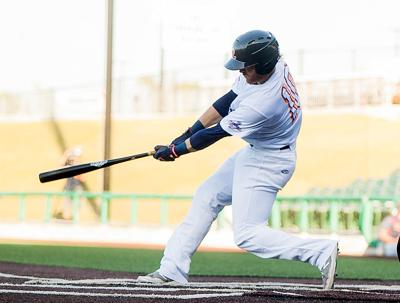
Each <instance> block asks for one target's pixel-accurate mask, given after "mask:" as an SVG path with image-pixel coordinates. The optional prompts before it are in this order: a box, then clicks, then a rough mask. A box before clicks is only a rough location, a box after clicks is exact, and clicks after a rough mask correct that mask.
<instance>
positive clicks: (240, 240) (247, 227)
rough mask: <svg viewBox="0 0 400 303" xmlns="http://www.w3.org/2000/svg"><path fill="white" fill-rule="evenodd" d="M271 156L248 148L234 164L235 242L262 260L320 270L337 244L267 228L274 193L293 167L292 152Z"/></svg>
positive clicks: (283, 183) (286, 178) (284, 181)
mask: <svg viewBox="0 0 400 303" xmlns="http://www.w3.org/2000/svg"><path fill="white" fill-rule="evenodd" d="M274 153H275V154H273V155H266V154H263V153H258V152H255V151H254V150H251V149H249V150H247V153H243V154H241V155H240V157H239V158H238V159H237V161H236V167H235V175H234V183H233V198H232V199H233V201H232V206H233V226H234V234H235V242H236V244H237V245H238V246H239V247H241V248H243V249H245V250H247V251H249V252H251V253H253V254H255V255H257V256H259V257H262V258H278V259H286V260H299V261H304V262H308V263H310V264H312V265H315V266H317V267H318V268H319V269H320V270H322V268H323V267H324V265H325V264H326V263H327V260H328V258H329V257H330V256H331V254H332V253H333V251H334V249H336V247H337V242H336V241H333V240H323V239H304V238H300V237H297V236H294V235H291V234H288V233H285V232H283V231H280V230H274V229H271V228H269V227H267V220H268V217H269V216H270V213H271V209H272V206H273V203H274V201H275V198H276V194H277V192H278V190H280V189H281V188H282V187H283V186H284V185H285V184H286V183H287V182H288V180H289V179H290V177H291V174H292V173H293V170H294V166H295V153H294V152H293V151H290V150H288V151H285V152H274ZM335 261H336V260H335Z"/></svg>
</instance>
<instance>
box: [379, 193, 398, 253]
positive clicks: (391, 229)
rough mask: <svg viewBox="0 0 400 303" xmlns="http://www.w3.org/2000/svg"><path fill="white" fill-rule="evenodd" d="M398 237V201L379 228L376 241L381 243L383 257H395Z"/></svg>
mask: <svg viewBox="0 0 400 303" xmlns="http://www.w3.org/2000/svg"><path fill="white" fill-rule="evenodd" d="M399 236H400V201H399V203H398V204H397V208H396V209H394V210H393V212H392V214H391V215H389V216H387V217H385V218H384V219H383V221H382V223H381V225H380V226H379V232H378V239H379V241H380V242H381V243H382V247H383V255H384V256H387V257H395V256H396V255H397V252H396V250H397V241H398V238H399Z"/></svg>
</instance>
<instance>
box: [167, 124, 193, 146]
mask: <svg viewBox="0 0 400 303" xmlns="http://www.w3.org/2000/svg"><path fill="white" fill-rule="evenodd" d="M192 134H193V133H192V130H191V128H190V127H189V128H188V129H187V130H186V131H185V132H184V133H183V134H182V135H180V136H179V137H177V138H175V139H174V140H173V141H172V142H171V144H170V145H178V144H179V143H182V142H184V141H186V139H189V138H190V137H191V136H192Z"/></svg>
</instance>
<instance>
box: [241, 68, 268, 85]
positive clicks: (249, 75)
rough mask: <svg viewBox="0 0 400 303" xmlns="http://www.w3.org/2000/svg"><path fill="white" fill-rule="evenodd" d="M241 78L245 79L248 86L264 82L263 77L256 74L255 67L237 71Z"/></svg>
mask: <svg viewBox="0 0 400 303" xmlns="http://www.w3.org/2000/svg"><path fill="white" fill-rule="evenodd" d="M239 71H240V72H241V73H242V74H243V76H244V77H245V78H246V81H247V83H249V84H257V83H260V82H262V81H263V80H264V77H265V75H260V74H257V72H256V67H255V66H254V65H253V66H248V67H245V68H243V69H241V70H239Z"/></svg>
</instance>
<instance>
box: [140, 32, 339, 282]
mask: <svg viewBox="0 0 400 303" xmlns="http://www.w3.org/2000/svg"><path fill="white" fill-rule="evenodd" d="M225 67H226V68H227V69H229V70H238V71H239V72H240V75H239V76H238V77H237V79H236V81H235V82H234V84H233V87H232V89H231V90H230V91H229V92H227V93H226V94H225V95H224V96H222V97H221V98H219V99H218V100H217V101H215V102H214V103H213V104H212V106H211V107H210V108H208V109H207V110H206V111H205V112H204V113H203V115H202V116H201V117H200V118H199V120H198V121H196V122H195V123H194V124H193V126H192V127H190V128H189V129H188V130H187V131H186V132H185V133H183V134H182V135H181V136H179V137H178V138H176V139H175V140H173V141H172V143H171V144H169V145H168V146H165V145H158V146H156V147H155V150H156V153H155V154H154V158H155V159H158V160H160V161H174V160H175V159H177V158H179V157H180V156H182V155H184V154H187V153H190V152H195V151H198V150H201V149H203V148H206V147H208V146H209V145H211V144H213V143H215V142H216V141H218V140H220V139H222V138H224V137H227V136H238V137H240V138H242V139H243V140H245V141H246V142H247V143H248V145H247V146H246V147H244V148H242V149H241V150H239V151H238V152H236V153H235V154H234V155H233V156H231V157H230V158H229V159H227V160H226V161H225V163H224V164H223V165H222V166H221V167H220V168H219V169H218V170H217V171H216V172H215V173H214V174H213V175H212V176H211V177H209V178H208V179H207V180H206V181H205V182H204V183H203V184H202V185H200V187H199V188H198V190H197V191H196V193H195V194H194V198H193V202H192V206H191V208H190V210H189V213H188V214H187V216H186V218H185V219H184V222H183V223H182V224H181V225H180V226H179V227H178V228H177V229H176V230H175V232H174V233H173V235H172V236H171V238H170V239H169V241H168V243H167V246H166V248H165V251H164V256H163V258H162V260H161V264H160V268H159V269H158V270H156V271H155V272H153V273H150V274H148V275H146V276H140V277H138V281H140V282H147V283H169V282H178V283H187V281H188V273H189V268H190V262H191V257H192V255H193V253H194V252H195V251H196V249H197V247H198V246H199V245H200V243H201V241H202V240H203V238H204V237H205V235H206V234H207V232H208V230H209V229H210V226H211V224H212V222H213V221H214V220H215V219H216V218H217V215H218V213H219V212H220V211H221V210H222V209H223V208H224V207H225V206H226V205H232V213H233V214H232V218H233V231H234V240H235V243H236V244H237V246H238V247H240V248H242V249H244V250H246V251H248V252H251V253H253V254H254V255H256V256H258V257H261V258H277V259H285V260H299V261H303V262H308V263H310V264H311V265H314V266H316V267H318V269H319V270H320V271H321V274H322V284H323V285H322V286H323V289H331V288H333V284H334V279H335V271H336V260H337V254H338V243H337V241H334V240H325V239H303V238H299V237H296V236H294V235H290V234H287V233H285V232H283V231H280V230H274V229H271V228H270V227H268V226H267V220H268V217H269V216H270V213H271V209H272V206H273V204H274V201H275V198H276V195H277V192H278V191H279V190H281V189H282V188H283V187H284V186H285V185H286V183H287V182H288V181H289V179H290V178H291V176H292V175H293V172H294V169H295V165H296V138H297V135H298V134H299V131H300V125H301V119H302V110H301V106H300V100H299V95H298V93H297V90H296V87H295V83H294V81H293V78H292V76H291V74H290V72H289V68H288V66H287V64H286V63H285V62H284V61H283V60H282V59H281V57H280V53H279V45H278V42H277V40H276V39H275V37H274V35H272V34H271V33H270V32H268V31H260V30H253V31H249V32H247V33H244V34H243V35H240V36H239V37H238V38H237V39H236V40H235V41H234V43H233V50H232V58H231V59H230V60H229V61H228V62H227V63H226V64H225Z"/></svg>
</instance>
